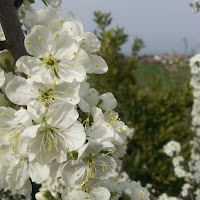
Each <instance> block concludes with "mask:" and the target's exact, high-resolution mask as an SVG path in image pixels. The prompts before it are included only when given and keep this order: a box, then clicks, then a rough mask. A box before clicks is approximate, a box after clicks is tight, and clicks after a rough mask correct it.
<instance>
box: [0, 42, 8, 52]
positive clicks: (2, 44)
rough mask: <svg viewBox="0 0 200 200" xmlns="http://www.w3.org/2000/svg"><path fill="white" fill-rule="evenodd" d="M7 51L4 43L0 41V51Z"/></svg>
mask: <svg viewBox="0 0 200 200" xmlns="http://www.w3.org/2000/svg"><path fill="white" fill-rule="evenodd" d="M4 49H7V44H6V41H0V51H3V50H4Z"/></svg>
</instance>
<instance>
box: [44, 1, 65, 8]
mask: <svg viewBox="0 0 200 200" xmlns="http://www.w3.org/2000/svg"><path fill="white" fill-rule="evenodd" d="M46 2H47V3H48V4H49V5H51V6H52V7H54V8H58V7H59V6H60V4H61V3H62V0H46Z"/></svg>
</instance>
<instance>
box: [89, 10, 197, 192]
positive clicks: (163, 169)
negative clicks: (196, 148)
mask: <svg viewBox="0 0 200 200" xmlns="http://www.w3.org/2000/svg"><path fill="white" fill-rule="evenodd" d="M94 16H95V19H94V21H95V22H96V23H97V29H96V30H95V33H96V35H97V36H98V38H99V39H100V40H101V42H102V47H101V54H102V56H103V57H104V59H105V60H106V61H107V63H108V65H109V66H110V68H109V71H108V73H106V74H104V75H103V76H95V79H94V78H93V77H91V83H92V84H93V86H94V87H95V88H97V89H98V91H99V92H101V93H103V92H105V91H112V92H113V94H114V95H115V97H116V98H117V99H118V100H119V102H120V104H119V105H118V110H117V111H118V112H119V113H120V116H121V117H122V118H123V119H124V121H125V122H126V123H127V124H128V125H129V126H130V127H134V128H135V134H134V136H133V139H132V140H131V141H129V145H128V149H127V156H126V158H125V165H124V168H125V170H126V172H127V173H128V174H129V175H130V177H131V178H132V179H134V180H140V181H141V182H142V185H146V184H147V183H151V184H152V185H153V186H154V188H156V191H155V195H159V194H160V193H163V192H166V193H168V194H173V195H175V194H177V191H180V188H178V187H179V186H180V187H181V185H182V184H181V183H180V182H179V181H180V180H178V179H177V178H176V177H175V175H174V171H173V165H172V163H171V159H170V158H168V157H167V156H166V155H165V154H164V153H163V145H165V144H166V143H167V142H168V141H170V140H172V139H174V140H176V141H179V142H181V144H182V148H183V151H182V152H183V154H184V155H183V156H184V158H185V160H186V161H187V160H188V159H189V150H190V148H191V147H190V144H189V141H190V140H191V138H192V137H193V133H192V131H191V116H190V112H191V108H192V103H193V96H192V89H191V87H190V86H189V84H188V82H186V81H185V82H184V81H183V83H182V84H181V85H180V82H176V81H174V84H173V86H172V87H170V89H167V90H165V91H163V85H162V84H163V82H162V79H161V78H160V77H157V78H155V80H154V81H153V85H151V86H149V87H144V85H143V86H142V85H141V84H139V83H137V78H136V75H137V73H136V71H137V69H138V67H139V66H138V60H139V56H138V53H139V51H140V50H141V48H143V47H144V43H143V41H142V40H141V39H140V38H138V37H136V38H135V40H134V42H133V45H132V53H131V55H130V56H129V57H127V56H125V55H124V54H123V53H122V52H121V46H122V45H123V44H124V43H125V42H127V39H128V35H126V34H125V33H124V29H123V28H120V27H116V28H109V25H110V24H111V22H112V18H111V14H110V13H105V14H103V13H101V12H99V11H98V12H95V13H94ZM188 76H189V75H188ZM144 81H145V80H144ZM177 195H178V194H177Z"/></svg>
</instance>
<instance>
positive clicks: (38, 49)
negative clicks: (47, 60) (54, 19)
mask: <svg viewBox="0 0 200 200" xmlns="http://www.w3.org/2000/svg"><path fill="white" fill-rule="evenodd" d="M50 37H52V33H51V32H50V30H49V29H48V28H47V27H45V26H41V25H37V26H34V27H33V28H32V29H31V33H30V34H29V35H27V36H26V38H25V47H26V50H27V52H28V53H29V54H30V55H33V56H35V57H37V58H42V57H43V56H44V57H45V55H46V53H45V52H44V51H45V50H46V51H48V50H49V46H48V39H49V38H50Z"/></svg>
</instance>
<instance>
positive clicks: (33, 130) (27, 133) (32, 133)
mask: <svg viewBox="0 0 200 200" xmlns="http://www.w3.org/2000/svg"><path fill="white" fill-rule="evenodd" d="M40 127H41V125H40V124H38V125H35V126H31V127H29V128H27V129H25V130H24V131H23V133H22V134H21V136H22V137H29V138H35V137H36V135H37V131H38V129H39V128H40Z"/></svg>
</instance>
